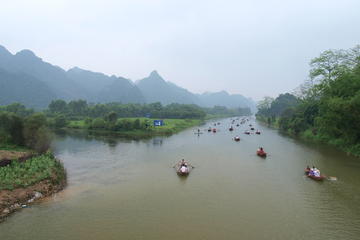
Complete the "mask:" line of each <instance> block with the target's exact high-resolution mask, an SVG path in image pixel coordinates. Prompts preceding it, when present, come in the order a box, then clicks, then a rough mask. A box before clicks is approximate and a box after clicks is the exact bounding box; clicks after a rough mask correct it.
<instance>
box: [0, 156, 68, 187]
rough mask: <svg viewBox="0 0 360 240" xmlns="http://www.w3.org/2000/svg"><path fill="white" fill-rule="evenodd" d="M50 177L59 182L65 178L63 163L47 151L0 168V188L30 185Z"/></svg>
mask: <svg viewBox="0 0 360 240" xmlns="http://www.w3.org/2000/svg"><path fill="white" fill-rule="evenodd" d="M45 179H48V180H50V181H51V182H52V183H53V184H59V183H60V182H61V181H63V180H64V179H65V171H64V168H63V165H62V164H61V163H60V162H59V161H58V160H56V159H55V158H54V156H53V155H52V154H51V153H46V154H43V155H40V156H37V157H33V158H31V159H28V160H27V161H25V162H23V163H20V162H18V161H17V160H13V161H11V164H10V165H8V166H6V167H1V168H0V190H4V189H8V190H12V189H15V188H19V187H28V186H31V185H33V184H35V183H38V182H40V181H42V180H45Z"/></svg>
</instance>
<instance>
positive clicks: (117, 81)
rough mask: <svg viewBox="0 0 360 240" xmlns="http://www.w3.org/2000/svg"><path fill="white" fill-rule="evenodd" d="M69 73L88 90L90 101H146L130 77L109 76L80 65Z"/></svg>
mask: <svg viewBox="0 0 360 240" xmlns="http://www.w3.org/2000/svg"><path fill="white" fill-rule="evenodd" d="M67 74H68V76H69V77H70V78H71V79H72V80H73V81H74V82H75V83H76V84H78V85H79V86H82V87H83V89H84V90H85V91H86V92H87V98H86V99H87V100H88V101H92V102H102V103H104V102H122V103H145V99H144V96H143V94H142V93H141V91H140V90H139V89H138V87H137V86H135V85H134V84H133V82H131V81H130V80H129V79H126V78H123V77H116V76H107V75H105V74H103V73H96V72H91V71H88V70H83V69H80V68H78V67H75V68H72V69H70V70H69V71H68V72H67Z"/></svg>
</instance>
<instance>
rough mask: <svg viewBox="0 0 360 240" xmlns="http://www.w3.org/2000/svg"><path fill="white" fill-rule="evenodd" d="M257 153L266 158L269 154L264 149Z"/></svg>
mask: <svg viewBox="0 0 360 240" xmlns="http://www.w3.org/2000/svg"><path fill="white" fill-rule="evenodd" d="M256 154H257V155H258V156H259V157H263V158H265V157H266V156H267V153H266V152H264V151H259V150H257V151H256Z"/></svg>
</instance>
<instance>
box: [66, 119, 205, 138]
mask: <svg viewBox="0 0 360 240" xmlns="http://www.w3.org/2000/svg"><path fill="white" fill-rule="evenodd" d="M153 120H155V119H149V118H119V119H118V120H117V122H116V123H114V124H113V125H111V126H106V124H99V125H97V126H96V127H94V126H93V125H91V123H90V122H89V121H86V120H73V121H69V122H68V124H67V126H66V127H65V128H67V129H83V130H91V131H96V132H99V133H102V132H103V133H110V132H111V133H114V134H117V135H120V136H133V137H142V136H143V137H147V136H155V135H169V134H174V133H177V132H180V131H181V130H184V129H186V128H189V127H193V126H197V125H200V124H202V123H203V122H204V121H203V120H201V119H162V120H163V121H164V123H165V125H164V126H153Z"/></svg>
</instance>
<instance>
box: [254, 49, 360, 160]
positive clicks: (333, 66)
mask: <svg viewBox="0 0 360 240" xmlns="http://www.w3.org/2000/svg"><path fill="white" fill-rule="evenodd" d="M310 66H311V69H310V80H309V81H307V82H305V83H304V84H303V85H302V86H301V87H300V88H299V89H298V90H299V91H298V97H295V96H293V95H291V94H285V95H286V96H287V97H284V96H285V95H280V96H279V97H278V98H277V99H275V100H272V99H269V98H267V99H264V100H263V101H262V102H261V103H260V104H259V106H258V107H259V112H258V113H257V118H258V119H259V120H262V121H265V122H267V123H269V124H270V125H277V126H278V127H279V129H280V130H282V131H284V132H286V133H289V134H291V135H296V136H300V137H303V138H307V139H311V140H314V141H319V142H324V143H328V144H331V145H334V146H337V147H339V148H341V149H343V150H344V151H346V152H349V153H352V154H354V155H357V156H360V45H358V46H356V47H354V48H352V49H349V50H328V51H325V52H323V53H322V54H320V56H319V57H317V58H314V59H313V60H312V61H311V63H310ZM291 99H292V100H291ZM290 100H291V101H290ZM279 106H280V107H279Z"/></svg>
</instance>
